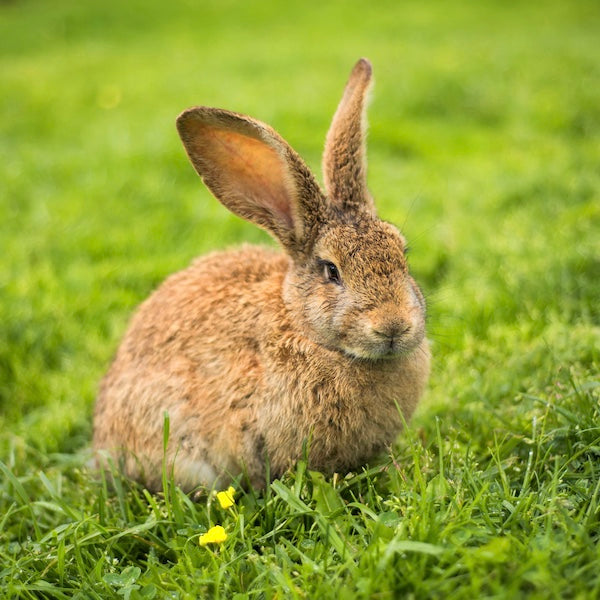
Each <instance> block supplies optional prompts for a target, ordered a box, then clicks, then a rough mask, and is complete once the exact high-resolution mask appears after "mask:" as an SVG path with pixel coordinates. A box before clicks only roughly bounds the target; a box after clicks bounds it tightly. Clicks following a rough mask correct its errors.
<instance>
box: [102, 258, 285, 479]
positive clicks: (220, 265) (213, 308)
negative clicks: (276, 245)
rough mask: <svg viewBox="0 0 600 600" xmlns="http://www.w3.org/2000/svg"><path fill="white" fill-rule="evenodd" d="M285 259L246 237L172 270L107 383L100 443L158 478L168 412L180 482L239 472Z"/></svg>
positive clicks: (133, 469)
mask: <svg viewBox="0 0 600 600" xmlns="http://www.w3.org/2000/svg"><path fill="white" fill-rule="evenodd" d="M287 263H288V258H287V257H285V255H282V254H279V253H276V252H273V251H271V250H267V249H264V248H259V247H253V246H246V247H243V248H242V249H240V250H237V251H231V252H220V253H214V254H211V255H208V256H206V257H203V258H201V259H198V260H196V261H195V262H194V263H192V265H191V266H190V267H188V268H187V269H185V270H183V271H180V272H178V273H175V274H174V275H172V276H170V277H169V278H168V279H167V280H166V281H165V282H164V283H163V284H162V285H161V286H160V287H159V288H158V289H157V290H156V291H155V292H154V293H153V294H152V295H151V296H150V297H149V298H148V299H147V300H146V301H145V302H144V303H143V304H142V305H141V306H140V307H139V309H138V311H137V313H136V314H135V315H134V317H133V319H132V321H131V323H130V326H129V328H128V330H127V332H126V334H125V337H124V339H123V341H122V343H121V346H120V348H119V350H118V352H117V355H116V357H115V359H114V361H113V364H112V366H111V368H110V370H109V371H108V373H107V375H106V376H105V378H104V379H103V381H102V383H101V386H100V393H99V396H98V400H97V404H96V412H95V418H94V424H95V426H94V446H95V448H96V449H97V450H108V451H109V453H110V454H111V456H112V457H115V458H118V459H119V460H121V461H122V462H124V464H123V465H122V466H123V468H124V470H125V472H126V473H128V474H129V475H130V476H132V477H135V478H138V479H142V480H144V481H145V482H146V484H147V485H148V486H149V487H157V486H158V485H159V481H160V480H159V478H160V465H161V463H162V458H163V444H162V440H163V427H164V420H165V413H168V415H169V422H170V440H169V452H168V455H174V453H175V452H176V453H177V455H178V456H177V469H176V479H177V480H178V481H179V482H180V483H181V484H182V485H183V486H184V487H192V486H195V485H197V484H198V483H199V482H202V481H204V482H208V483H210V482H211V481H214V480H215V478H216V476H217V471H219V472H221V471H226V470H232V471H234V472H237V471H239V469H240V464H236V460H235V458H236V457H239V459H240V460H241V459H242V457H244V459H245V460H246V461H247V460H248V459H247V458H246V457H247V456H249V455H251V454H253V452H249V451H250V450H252V448H248V447H247V446H248V444H250V445H252V444H255V443H256V442H255V441H254V437H256V436H255V435H254V430H255V428H256V406H255V403H256V398H258V397H260V396H261V394H262V390H261V387H262V382H263V380H264V373H263V371H264V364H263V362H262V360H261V352H260V348H259V347H258V346H259V340H258V335H257V331H258V328H259V327H260V323H259V322H261V321H262V322H267V323H268V322H271V323H273V321H274V319H275V318H276V317H277V315H278V314H279V313H280V312H281V302H282V301H281V282H282V279H283V276H284V274H285V271H286V268H287ZM240 373H243V374H244V376H243V377H240V376H239V374H240ZM125 448H126V451H125ZM217 465H218V466H217ZM250 466H251V465H248V467H250ZM188 472H190V476H191V477H192V479H191V480H189V481H188V477H187V475H186V474H187V473H188Z"/></svg>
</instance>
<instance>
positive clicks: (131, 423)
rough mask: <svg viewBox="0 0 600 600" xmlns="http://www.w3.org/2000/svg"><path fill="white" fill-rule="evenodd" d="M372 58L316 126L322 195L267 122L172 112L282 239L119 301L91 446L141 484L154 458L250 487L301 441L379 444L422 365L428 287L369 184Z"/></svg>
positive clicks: (403, 407)
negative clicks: (119, 324)
mask: <svg viewBox="0 0 600 600" xmlns="http://www.w3.org/2000/svg"><path fill="white" fill-rule="evenodd" d="M370 81H371V66H370V64H369V62H368V61H367V60H365V59H361V60H360V61H358V63H357V64H356V66H355V67H354V69H353V71H352V73H351V75H350V79H349V81H348V84H347V86H346V89H345V92H344V96H343V98H342V101H341V103H340V105H339V107H338V110H337V112H336V114H335V117H334V119H333V122H332V125H331V128H330V130H329V133H328V135H327V141H326V146H325V151H324V156H323V169H324V178H325V186H326V193H324V192H323V191H322V190H321V188H320V186H319V185H318V184H317V182H316V180H315V178H314V177H313V175H312V174H311V172H310V171H309V169H308V168H307V167H306V165H305V164H304V162H303V161H302V160H301V159H300V157H299V156H298V155H297V154H296V153H295V152H294V151H293V150H292V149H291V148H290V147H289V145H288V144H287V143H286V142H285V141H284V140H283V139H282V138H281V137H280V136H279V135H278V134H277V133H276V132H275V131H274V130H273V129H271V128H270V127H268V126H267V125H265V124H263V123H260V122H258V121H256V120H254V119H251V118H249V117H247V116H243V115H238V114H235V113H231V112H228V111H224V110H220V109H213V108H206V107H197V108H192V109H189V110H187V111H185V112H184V113H182V114H181V115H180V116H179V118H178V119H177V128H178V131H179V134H180V136H181V139H182V141H183V143H184V146H185V148H186V150H187V153H188V155H189V157H190V160H191V162H192V164H193V166H194V168H195V169H196V171H197V172H198V173H199V175H200V176H201V177H202V179H203V181H204V183H205V184H206V185H207V186H208V188H209V189H210V190H211V191H212V192H213V194H214V195H215V196H216V198H217V199H219V200H220V201H221V202H222V203H223V204H224V205H225V206H226V207H227V208H228V209H229V210H231V211H232V212H234V213H235V214H237V215H239V216H241V217H243V218H245V219H247V220H249V221H252V222H253V223H255V224H257V225H259V226H260V227H263V228H264V229H266V230H267V231H269V232H270V233H271V234H272V235H273V237H275V239H277V240H278V241H279V243H280V245H281V246H282V248H283V250H284V252H283V253H281V252H279V253H278V252H274V251H271V250H267V249H264V248H259V247H253V246H245V247H242V248H241V249H239V250H236V251H228V252H218V253H214V254H210V255H208V256H206V257H204V258H201V259H198V260H197V261H195V262H194V263H193V264H192V265H191V266H190V267H189V268H188V269H186V270H184V271H181V272H179V273H176V274H175V275H172V276H171V277H169V278H168V279H167V280H166V281H165V282H164V283H163V284H162V286H161V287H160V288H159V289H158V290H157V291H155V292H154V294H152V295H151V296H150V298H149V299H148V300H146V302H144V303H143V304H142V305H141V306H140V308H139V309H138V311H137V313H136V314H135V316H134V317H133V320H132V322H131V324H130V327H129V329H128V331H127V333H126V334H125V337H124V339H123V342H122V343H121V346H120V348H119V350H118V352H117V355H116V358H115V360H114V362H113V364H112V366H111V368H110V370H109V372H108V373H107V375H106V376H105V378H104V379H103V381H102V384H101V387H100V393H99V396H98V400H97V404H96V411H95V418H94V447H95V449H96V450H97V451H98V453H99V455H100V456H104V458H103V459H102V460H105V459H106V457H107V455H108V456H111V457H112V458H113V459H115V460H116V461H117V462H119V463H120V464H121V466H122V468H123V469H124V471H125V473H127V474H128V475H129V476H131V477H134V478H136V479H139V480H141V481H143V482H144V483H145V484H146V485H147V486H149V487H150V488H154V489H156V488H158V487H159V486H160V472H161V465H162V461H163V458H164V457H163V419H164V413H165V412H167V413H168V414H169V420H170V438H169V445H168V449H167V456H166V459H167V461H168V464H169V467H170V468H172V469H173V472H174V477H175V480H176V481H177V482H178V483H179V484H180V485H181V486H182V487H183V488H184V489H192V488H194V487H196V486H199V485H208V486H211V485H215V484H218V485H225V484H226V482H227V481H228V480H229V479H230V478H231V477H233V476H236V475H238V474H239V473H240V472H242V471H243V470H245V471H246V473H247V474H248V476H249V479H250V482H251V483H252V484H253V485H254V486H258V487H260V486H263V485H264V484H265V480H266V470H265V465H266V463H267V461H268V463H269V465H270V474H271V476H272V477H277V476H280V475H281V474H282V473H283V472H284V471H285V470H286V469H287V468H289V467H290V466H291V465H292V464H293V463H294V462H295V461H296V460H297V459H298V458H299V457H300V456H301V454H302V447H303V444H304V443H305V441H307V440H308V447H309V461H310V465H311V468H314V469H318V470H321V471H324V472H327V473H331V472H334V471H347V470H350V469H354V468H357V467H359V466H360V465H362V464H364V463H365V462H367V461H368V460H370V459H371V458H372V457H374V456H375V455H377V454H378V453H380V452H381V451H383V450H384V449H385V448H386V447H388V446H389V444H391V443H392V442H393V441H394V439H395V437H396V436H397V434H398V432H399V431H400V430H401V428H402V425H403V421H404V420H408V419H409V418H410V416H411V414H412V413H413V411H414V409H415V406H416V405H417V402H418V399H419V397H420V395H421V393H422V391H423V388H424V386H425V384H426V381H427V378H428V374H429V361H430V355H429V347H428V343H427V340H426V338H425V303H424V300H423V296H422V294H421V292H420V290H419V288H418V286H417V284H416V283H415V282H414V280H413V279H412V278H411V277H410V275H409V273H408V269H407V265H406V260H405V256H404V250H405V241H404V238H403V237H402V236H401V234H400V233H399V232H398V230H397V229H396V228H395V227H393V226H392V225H390V224H388V223H386V222H384V221H381V220H379V219H378V218H377V216H376V213H375V207H374V203H373V201H372V199H371V197H370V195H369V193H368V191H367V186H366V164H365V141H364V137H365V119H364V112H365V104H366V96H367V93H368V89H369V87H370Z"/></svg>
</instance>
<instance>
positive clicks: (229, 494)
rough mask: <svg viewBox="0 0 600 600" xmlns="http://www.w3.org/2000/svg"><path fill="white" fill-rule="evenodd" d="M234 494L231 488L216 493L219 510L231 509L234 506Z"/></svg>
mask: <svg viewBox="0 0 600 600" xmlns="http://www.w3.org/2000/svg"><path fill="white" fill-rule="evenodd" d="M234 494H235V489H234V488H233V487H232V486H229V487H228V488H227V489H226V490H225V491H224V492H218V493H217V500H218V501H219V504H220V505H221V508H231V507H232V506H233V505H234V504H235V502H234V500H233V496H234Z"/></svg>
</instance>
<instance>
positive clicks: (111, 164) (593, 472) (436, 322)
mask: <svg viewBox="0 0 600 600" xmlns="http://www.w3.org/2000/svg"><path fill="white" fill-rule="evenodd" d="M599 30H600V9H599V8H598V6H597V3H595V2H592V1H589V2H585V1H580V0H578V1H575V2H569V3H565V2H558V1H556V2H554V1H551V0H548V1H545V2H543V3H541V4H540V3H530V4H525V3H518V4H514V3H510V4H506V3H501V2H484V3H478V4H469V5H466V4H463V3H459V2H453V1H452V2H436V1H434V0H428V1H425V2H421V3H419V4H418V5H417V4H405V3H396V2H383V3H378V4H377V5H376V6H374V7H372V8H368V7H366V6H365V5H364V4H359V3H357V2H341V1H340V2H337V1H333V2H327V3H317V2H312V1H310V2H304V3H302V4H295V3H288V4H285V5H284V4H274V3H273V4H271V3H267V2H264V3H260V4H256V3H246V4H243V3H237V2H233V1H228V2H225V3H198V5H194V4H193V3H187V2H184V1H179V0H176V1H175V2H171V3H168V4H164V3H159V2H143V3H142V2H137V1H133V2H127V3H117V2H112V1H109V2H104V3H101V4H94V3H92V4H90V3H76V2H71V1H65V2H60V3H53V4H48V3H44V2H42V1H41V0H21V1H15V2H6V3H1V4H0V73H1V74H0V208H1V214H2V219H0V252H1V255H2V260H0V427H1V433H0V461H1V463H0V470H1V472H2V474H1V475H0V589H1V590H2V593H3V594H4V596H5V597H7V598H12V597H24V598H40V597H47V598H73V597H74V596H75V597H79V598H107V597H115V598H132V599H134V598H153V597H154V598H163V597H172V598H202V597H209V598H212V597H215V598H218V597H222V598H233V597H236V594H239V595H238V596H237V597H238V598H245V597H250V598H274V597H291V598H328V597H329V598H333V597H335V598H340V599H343V598H348V599H354V598H396V597H405V596H410V595H411V594H412V595H413V596H415V597H453V598H484V597H506V598H515V597H525V596H527V597H530V596H531V597H555V598H564V597H595V596H598V595H600V575H599V574H600V571H599V570H598V567H597V565H598V564H599V561H600V551H599V548H600V546H599V544H598V541H599V533H600V467H598V465H599V464H600V414H599V403H600V387H599V386H600V379H599V377H598V373H599V362H600V361H599V357H598V351H599V347H600V330H599V320H600V318H599V317H600V315H599V304H600V302H599V300H600V283H599V282H600V242H599V239H600V238H599V236H598V231H600V170H599V168H598V165H600V143H599V138H600V55H599V54H598V50H597V46H598V41H597V38H598V35H597V34H598V31H599ZM361 55H365V56H368V57H369V58H370V59H371V61H372V62H373V65H374V72H375V77H376V86H375V90H374V97H373V102H372V105H371V108H370V111H369V119H370V134H369V168H370V172H369V184H370V187H371V190H372V191H373V193H374V196H375V198H376V200H377V204H378V206H379V208H380V212H381V214H382V216H383V217H384V218H386V219H388V220H391V221H394V222H395V223H397V224H398V225H399V226H401V228H402V229H403V231H404V233H405V234H406V236H407V238H408V240H409V243H410V246H411V253H410V257H409V258H410V263H411V268H412V270H413V273H414V275H415V277H416V278H417V279H418V281H419V282H420V283H421V284H422V287H423V288H424V291H425V292H426V295H427V297H428V303H429V332H430V337H431V340H432V344H433V351H434V366H433V373H432V378H431V383H430V386H429V389H428V392H427V394H426V397H425V398H424V400H423V402H422V404H421V406H420V408H419V410H418V412H417V415H416V417H415V419H414V420H413V422H412V424H411V426H410V428H409V430H408V431H407V432H406V434H405V435H404V436H403V437H401V439H399V441H398V444H397V446H396V447H395V448H394V450H393V452H392V454H391V456H390V457H388V458H387V459H386V457H383V458H382V460H381V462H380V463H378V464H373V465H370V466H369V467H368V468H367V469H366V470H365V471H364V472H361V473H355V474H350V475H349V476H347V477H346V476H345V475H343V474H342V475H339V476H336V477H334V478H324V477H323V476H321V475H319V474H316V473H312V472H307V471H306V468H305V465H304V463H302V462H301V463H299V464H298V465H297V467H296V469H295V470H294V471H293V472H291V473H289V474H287V475H286V476H285V477H284V478H283V479H282V480H281V481H276V482H274V483H273V485H272V486H271V487H268V488H267V489H266V491H265V492H264V493H257V492H255V491H252V490H249V491H247V492H244V491H242V489H241V487H240V486H239V485H237V486H236V493H235V495H234V505H232V506H229V507H226V508H223V507H222V505H221V503H220V501H219V498H218V497H217V496H215V495H212V494H204V495H202V496H200V497H199V498H196V501H192V499H190V498H188V497H187V496H185V495H184V494H182V493H181V492H180V491H179V490H177V489H176V488H174V487H173V486H172V485H171V484H170V482H169V481H168V478H165V481H166V490H165V493H164V494H158V495H154V496H153V495H150V494H149V493H148V492H147V491H145V490H142V489H139V488H138V487H137V486H136V485H135V484H132V483H131V482H128V481H125V480H122V479H120V478H119V476H118V475H115V476H114V478H113V479H111V480H110V481H102V480H100V481H98V480H97V479H96V478H95V477H94V475H93V474H92V473H90V472H89V471H88V469H87V466H86V465H87V462H88V459H89V451H88V446H89V440H90V437H91V413H92V407H93V402H94V397H95V393H96V387H97V384H98V381H99V379H100V377H101V376H102V374H103V372H104V371H105V370H106V368H107V366H108V363H109V361H110V359H111V356H112V355H113V353H114V351H115V349H116V346H117V344H118V340H119V338H120V336H121V335H122V333H123V331H124V328H125V326H126V323H127V320H128V318H129V317H130V315H131V314H132V311H133V310H134V308H135V306H136V305H137V304H138V303H139V302H140V301H141V300H143V299H144V298H145V297H146V296H147V294H148V293H149V292H150V291H151V290H152V289H153V288H154V287H155V286H156V285H158V283H159V282H160V281H161V280H162V279H163V278H164V277H165V276H166V275H167V274H169V273H171V272H173V271H175V270H177V269H179V268H182V267H184V266H185V265H186V264H188V262H189V261H190V260H191V259H192V258H193V257H194V256H196V255H198V254H202V253H203V252H206V251H209V250H211V249H213V248H222V247H227V246H231V245H235V244H237V243H240V242H241V241H249V242H257V243H271V242H270V241H269V239H268V238H267V237H266V235H265V234H263V233H262V232H260V231H258V230H257V229H256V228H254V227H253V226H251V225H249V224H246V223H243V222H241V221H240V220H238V219H236V218H235V217H233V216H232V215H230V214H229V213H227V211H226V210H225V209H223V208H222V207H221V206H220V205H219V204H218V202H217V201H216V200H214V199H213V198H211V197H210V195H209V194H208V193H207V192H206V191H205V190H204V189H203V188H202V186H201V184H200V182H199V180H198V178H197V176H196V175H195V174H194V173H193V170H192V168H191V167H190V166H189V164H188V162H187V159H186V158H185V155H184V152H183V150H182V148H181V147H180V142H179V140H178V138H177V135H176V132H175V128H174V119H175V117H176V115H177V114H178V113H179V112H180V111H181V110H183V109H184V108H186V107H188V106H191V105H194V104H208V105H214V106H220V107H224V108H229V109H232V110H237V111H240V112H245V113H248V114H251V115H252V116H254V117H257V118H260V119H262V120H264V121H266V122H268V123H269V124H271V125H273V126H274V127H275V128H276V129H277V130H278V131H279V132H280V133H281V134H282V135H283V136H284V137H285V138H286V139H287V140H288V141H289V142H290V143H291V144H292V145H293V146H294V147H295V148H296V149H297V150H298V151H299V152H300V153H301V154H302V156H304V157H305V159H306V160H307V162H308V163H309V164H310V165H311V167H312V168H313V169H314V170H315V171H316V172H319V160H320V152H321V148H322V145H323V139H324V135H325V132H326V130H327V126H328V122H329V119H330V118H331V115H332V114H333V111H334V110H335V106H336V103H337V101H338V99H339V95H340V93H341V90H342V88H343V85H344V82H345V80H346V77H347V74H348V72H349V69H350V68H351V66H352V64H353V63H354V61H355V60H356V59H357V58H358V57H359V56H361ZM217 491H222V490H217ZM215 526H221V527H223V529H224V532H225V534H226V539H222V538H223V536H221V537H220V538H219V539H220V540H221V541H220V542H215V543H211V544H206V545H203V546H201V545H200V539H201V536H202V535H203V534H206V533H207V532H208V531H209V529H210V528H211V527H215ZM219 532H220V531H219ZM205 539H206V538H205ZM77 594H78V595H77Z"/></svg>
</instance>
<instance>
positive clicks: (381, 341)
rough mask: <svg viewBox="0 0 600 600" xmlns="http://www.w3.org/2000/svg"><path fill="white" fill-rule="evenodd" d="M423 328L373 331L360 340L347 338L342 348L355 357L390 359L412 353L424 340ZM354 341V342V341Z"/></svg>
mask: <svg viewBox="0 0 600 600" xmlns="http://www.w3.org/2000/svg"><path fill="white" fill-rule="evenodd" d="M424 338H425V331H424V329H423V328H417V329H412V328H408V327H407V328H405V329H404V330H402V331H400V330H398V331H388V332H380V331H372V332H370V335H368V336H363V337H361V338H360V339H359V340H350V339H346V340H345V343H344V344H343V346H342V350H343V351H344V352H345V353H346V354H348V355H350V356H352V357H353V358H362V359H368V360H390V359H397V358H401V357H405V356H409V355H411V354H412V353H413V352H414V351H415V350H416V349H417V348H418V347H419V346H420V345H421V343H422V342H423V339H424ZM353 342H354V343H353Z"/></svg>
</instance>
